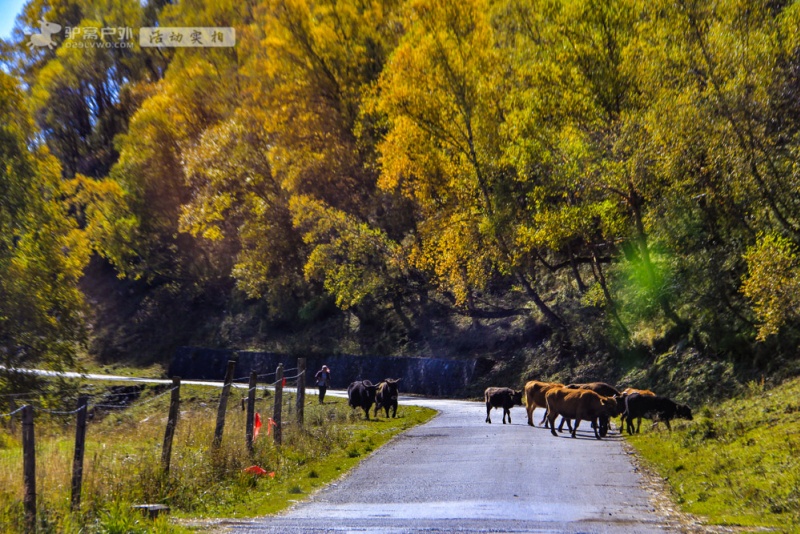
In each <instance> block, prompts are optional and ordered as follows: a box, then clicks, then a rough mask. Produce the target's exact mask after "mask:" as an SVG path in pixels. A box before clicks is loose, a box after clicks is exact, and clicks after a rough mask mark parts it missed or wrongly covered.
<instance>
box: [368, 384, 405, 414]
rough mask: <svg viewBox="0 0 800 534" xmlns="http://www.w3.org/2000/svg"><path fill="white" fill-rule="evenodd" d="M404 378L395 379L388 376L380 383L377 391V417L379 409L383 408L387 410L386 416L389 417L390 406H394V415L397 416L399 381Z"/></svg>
mask: <svg viewBox="0 0 800 534" xmlns="http://www.w3.org/2000/svg"><path fill="white" fill-rule="evenodd" d="M401 380H402V378H398V379H393V378H387V379H386V380H384V381H383V382H381V383H380V384H378V390H377V391H376V392H375V413H373V414H372V415H374V416H375V417H378V410H380V409H381V408H383V409H384V410H386V417H389V408H392V417H397V383H398V382H400V381H401Z"/></svg>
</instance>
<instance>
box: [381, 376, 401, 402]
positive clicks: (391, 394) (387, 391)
mask: <svg viewBox="0 0 800 534" xmlns="http://www.w3.org/2000/svg"><path fill="white" fill-rule="evenodd" d="M401 380H402V378H387V379H386V380H384V381H383V383H382V385H383V387H382V388H381V391H382V392H383V395H384V396H385V397H388V398H390V399H391V400H397V383H398V382H400V381H401Z"/></svg>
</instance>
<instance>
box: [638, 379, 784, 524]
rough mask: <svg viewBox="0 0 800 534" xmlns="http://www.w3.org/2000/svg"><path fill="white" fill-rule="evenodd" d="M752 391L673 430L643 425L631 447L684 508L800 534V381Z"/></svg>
mask: <svg viewBox="0 0 800 534" xmlns="http://www.w3.org/2000/svg"><path fill="white" fill-rule="evenodd" d="M748 389H749V391H748V393H747V394H746V395H744V396H743V397H741V398H737V399H732V400H729V401H726V402H723V403H721V404H718V405H711V406H705V407H703V408H701V409H699V410H695V418H694V421H681V422H676V423H674V424H673V425H672V426H673V431H672V432H671V433H670V432H668V431H666V429H656V430H648V431H645V426H646V423H645V422H643V423H642V433H641V434H640V435H634V436H633V437H630V438H629V442H630V443H631V444H632V445H633V446H634V447H635V448H636V449H637V450H638V451H639V453H640V454H641V456H642V457H644V459H645V460H646V461H647V462H648V463H649V464H650V466H652V467H653V468H654V469H655V470H656V471H657V472H658V473H659V475H661V476H662V477H664V478H665V479H667V482H668V483H669V485H670V487H671V489H672V492H673V494H674V497H675V499H676V500H677V502H678V503H679V504H680V506H681V508H682V509H683V510H684V511H687V512H690V513H693V514H697V515H701V516H704V517H705V518H706V519H707V521H708V522H709V523H711V524H716V525H739V526H744V527H770V528H776V529H778V530H780V531H791V532H797V531H800V379H795V380H792V381H789V382H786V383H784V384H782V385H781V386H778V387H775V388H773V389H765V388H764V386H763V384H757V383H751V384H749V388H748ZM647 426H648V428H649V425H647Z"/></svg>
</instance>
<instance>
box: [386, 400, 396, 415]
mask: <svg viewBox="0 0 800 534" xmlns="http://www.w3.org/2000/svg"><path fill="white" fill-rule="evenodd" d="M386 417H389V409H388V408H387V409H386ZM392 417H397V402H395V403H394V404H392Z"/></svg>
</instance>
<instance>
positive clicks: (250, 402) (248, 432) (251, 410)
mask: <svg viewBox="0 0 800 534" xmlns="http://www.w3.org/2000/svg"><path fill="white" fill-rule="evenodd" d="M257 382H258V373H257V372H255V371H250V382H248V385H247V417H246V418H245V426H246V427H247V428H246V429H245V433H244V438H245V441H246V442H247V450H248V451H250V453H251V454H252V453H253V439H254V436H253V423H254V422H255V415H256V383H257Z"/></svg>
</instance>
